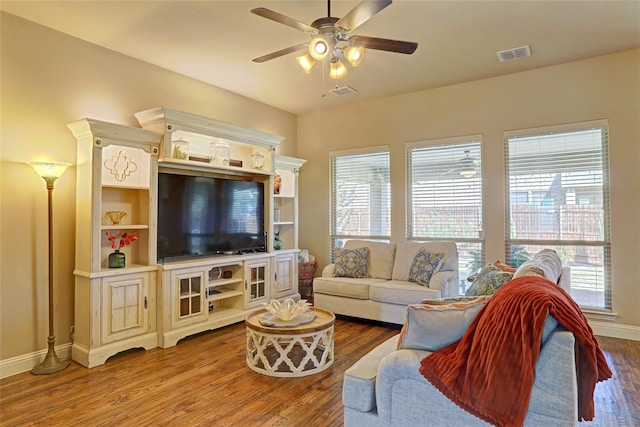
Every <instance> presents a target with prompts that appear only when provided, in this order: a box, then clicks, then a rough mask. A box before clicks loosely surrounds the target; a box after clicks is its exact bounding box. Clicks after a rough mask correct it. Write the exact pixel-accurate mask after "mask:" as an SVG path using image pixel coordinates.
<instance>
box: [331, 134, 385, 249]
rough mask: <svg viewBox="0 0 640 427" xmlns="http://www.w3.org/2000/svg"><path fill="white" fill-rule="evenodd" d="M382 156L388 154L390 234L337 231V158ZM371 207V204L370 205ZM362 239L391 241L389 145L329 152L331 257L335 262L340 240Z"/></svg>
mask: <svg viewBox="0 0 640 427" xmlns="http://www.w3.org/2000/svg"><path fill="white" fill-rule="evenodd" d="M367 155H371V156H381V155H386V174H387V176H388V177H389V178H388V182H387V188H388V190H387V198H386V204H387V213H388V224H387V229H388V234H379V233H378V234H367V235H364V234H338V232H337V217H338V212H337V206H336V205H337V197H336V193H337V188H336V187H337V182H336V159H338V158H342V157H352V156H367ZM369 208H371V205H369ZM348 239H361V240H372V241H381V242H390V241H391V151H390V147H389V145H381V146H374V147H366V148H361V149H352V150H340V151H331V152H329V252H330V253H329V259H330V262H334V251H333V248H334V247H335V246H336V242H337V241H339V240H348Z"/></svg>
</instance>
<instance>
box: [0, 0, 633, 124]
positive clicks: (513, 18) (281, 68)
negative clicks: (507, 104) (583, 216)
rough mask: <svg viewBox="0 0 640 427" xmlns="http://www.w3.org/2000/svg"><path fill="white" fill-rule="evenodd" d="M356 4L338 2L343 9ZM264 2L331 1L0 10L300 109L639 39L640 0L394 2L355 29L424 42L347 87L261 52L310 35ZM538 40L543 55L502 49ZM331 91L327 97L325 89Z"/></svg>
mask: <svg viewBox="0 0 640 427" xmlns="http://www.w3.org/2000/svg"><path fill="white" fill-rule="evenodd" d="M356 4H358V1H332V2H331V15H332V16H335V17H338V18H339V17H342V16H343V15H345V14H346V13H347V12H348V11H349V10H351V9H352V8H353V7H354V6H355V5H356ZM255 7H265V8H268V9H271V10H274V11H276V12H278V13H281V14H283V15H287V16H289V17H291V18H294V19H296V20H298V21H301V22H304V23H307V24H310V23H311V22H312V21H314V20H315V19H317V18H321V17H324V16H327V3H326V2H325V1H316V0H305V1H176V0H174V1H58V0H49V1H7V0H2V2H1V3H0V8H1V9H2V10H3V11H5V12H8V13H11V14H14V15H17V16H20V17H22V18H24V19H27V20H30V21H33V22H36V23H38V24H41V25H45V26H47V27H51V28H53V29H55V30H58V31H62V32H64V33H67V34H69V35H72V36H74V37H77V38H80V39H83V40H86V41H89V42H91V43H94V44H97V45H100V46H103V47H105V48H108V49H111V50H114V51H117V52H120V53H123V54H125V55H128V56H131V57H134V58H138V59H140V60H142V61H146V62H148V63H151V64H154V65H157V66H159V67H162V68H166V69H168V70H172V71H175V72H177V73H180V74H184V75H186V76H189V77H193V78H195V79H198V80H201V81H204V82H207V83H210V84H212V85H214V86H217V87H220V88H224V89H227V90H229V91H231V92H234V93H237V94H240V95H244V96H246V97H249V98H252V99H255V100H258V101H261V102H264V103H266V104H269V105H273V106H275V107H278V108H280V109H282V110H285V111H289V112H291V113H295V114H299V113H304V112H308V111H312V110H315V109H323V108H328V107H331V106H335V105H340V104H345V103H351V102H357V101H361V100H368V99H373V98H379V97H384V96H389V95H394V94H400V93H407V92H414V91H418V90H423V89H429V88H434V87H440V86H445V85H450V84H454V83H460V82H465V81H472V80H477V79H482V78H487V77H492V76H498V75H504V74H509V73H514V72H519V71H525V70H530V69H534V68H539V67H545V66H549V65H554V64H559V63H563V62H567V61H573V60H578V59H582V58H588V57H593V56H598V55H603V54H606V53H611V52H617V51H622V50H627V49H631V48H638V47H640V1H639V0H632V1H555V0H554V1H519V0H511V1H507V0H502V1H482V0H477V1H431V0H395V1H394V2H393V3H392V4H391V5H390V6H388V7H387V8H386V9H384V10H382V11H381V12H380V13H378V14H377V15H375V16H374V17H373V18H371V19H370V20H369V21H368V22H366V23H364V24H363V25H361V26H360V27H358V28H357V29H356V30H354V31H353V32H352V34H360V35H367V36H374V37H382V38H390V39H397V40H406V41H415V42H417V43H418V49H417V50H416V52H415V53H414V54H413V55H404V54H398V53H390V52H383V51H375V50H367V51H366V54H365V57H364V60H363V62H362V64H361V65H360V66H359V67H358V68H355V69H350V71H349V74H348V75H347V77H345V78H344V79H341V80H338V81H337V84H338V85H339V86H345V85H349V86H352V87H353V88H355V89H357V91H358V92H357V93H355V94H349V95H343V96H339V97H338V96H335V95H333V94H331V93H328V92H326V91H327V90H328V89H332V88H334V87H335V86H336V81H332V80H330V79H329V78H328V77H325V81H324V82H323V76H322V72H321V70H320V67H318V65H316V67H314V69H313V70H312V72H311V74H309V75H306V74H305V73H304V72H303V71H302V69H301V68H300V67H299V66H298V64H297V62H296V60H295V54H289V55H286V56H283V57H280V58H277V59H274V60H271V61H268V62H265V63H262V64H258V63H254V62H252V61H251V60H252V59H253V58H255V57H259V56H262V55H265V54H267V53H270V52H273V51H276V50H280V49H283V48H286V47H289V46H292V45H296V44H299V43H303V42H307V41H308V40H309V38H308V36H307V35H306V34H304V33H302V32H300V31H297V30H295V29H293V28H291V27H288V26H285V25H282V24H279V23H276V22H274V21H270V20H268V19H265V18H262V17H259V16H256V15H254V14H252V13H250V12H249V11H250V10H251V9H253V8H255ZM523 45H530V47H531V51H532V53H533V56H531V57H528V58H522V59H518V60H515V61H510V62H503V63H501V62H499V61H498V58H497V56H496V52H497V51H500V50H505V49H510V48H515V47H519V46H523ZM325 92H326V95H325V96H323V94H324V93H325Z"/></svg>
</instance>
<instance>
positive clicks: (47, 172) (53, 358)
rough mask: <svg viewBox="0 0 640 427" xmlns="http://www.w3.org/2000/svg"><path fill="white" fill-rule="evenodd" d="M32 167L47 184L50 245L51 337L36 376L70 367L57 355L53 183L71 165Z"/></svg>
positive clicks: (33, 165)
mask: <svg viewBox="0 0 640 427" xmlns="http://www.w3.org/2000/svg"><path fill="white" fill-rule="evenodd" d="M30 165H31V166H32V167H33V169H35V171H36V172H37V173H38V175H40V176H41V177H42V178H43V179H44V180H45V182H46V183H47V193H48V231H49V232H48V235H49V239H48V244H49V274H48V279H49V337H48V339H47V341H48V347H47V355H46V356H45V357H44V360H43V361H42V363H40V364H39V365H37V366H36V367H34V368H33V369H32V370H31V373H33V374H36V375H41V374H53V373H54V372H58V371H62V370H63V369H65V368H66V367H67V366H69V361H68V360H60V359H58V356H57V355H56V350H55V343H56V337H55V335H54V332H53V209H52V201H53V183H54V182H55V180H56V179H58V178H59V177H60V176H62V174H63V173H64V171H66V170H67V168H68V167H69V166H71V164H70V163H60V162H33V163H30Z"/></svg>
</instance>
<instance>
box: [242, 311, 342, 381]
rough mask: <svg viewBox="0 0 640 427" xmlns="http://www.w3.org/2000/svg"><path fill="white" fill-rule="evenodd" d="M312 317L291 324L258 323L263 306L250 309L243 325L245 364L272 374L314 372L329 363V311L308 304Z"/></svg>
mask: <svg viewBox="0 0 640 427" xmlns="http://www.w3.org/2000/svg"><path fill="white" fill-rule="evenodd" d="M311 310H312V311H314V312H315V313H316V318H315V319H314V320H313V321H312V322H310V323H307V324H304V325H299V326H294V327H290V328H289V327H271V326H263V325H261V324H260V318H261V317H262V316H264V315H265V313H266V312H267V311H266V310H265V309H262V310H258V311H254V312H253V313H251V314H249V316H247V318H246V320H245V325H246V326H247V366H249V368H250V369H252V370H253V371H255V372H258V373H260V374H263V375H269V376H272V377H302V376H306V375H312V374H317V373H318V372H321V371H324V370H325V369H327V368H328V367H329V366H331V365H332V364H333V325H334V323H335V320H336V317H335V316H334V314H333V313H331V312H330V311H327V310H324V309H322V308H316V307H311Z"/></svg>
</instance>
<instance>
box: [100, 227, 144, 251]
mask: <svg viewBox="0 0 640 427" xmlns="http://www.w3.org/2000/svg"><path fill="white" fill-rule="evenodd" d="M105 234H106V235H107V239H108V240H109V241H110V242H111V249H120V248H123V247H125V246H128V245H130V244H131V243H133V242H135V241H136V240H138V230H133V232H131V233H121V234H111V232H110V231H107V232H105ZM118 239H120V242H119V243H117V240H118Z"/></svg>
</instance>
